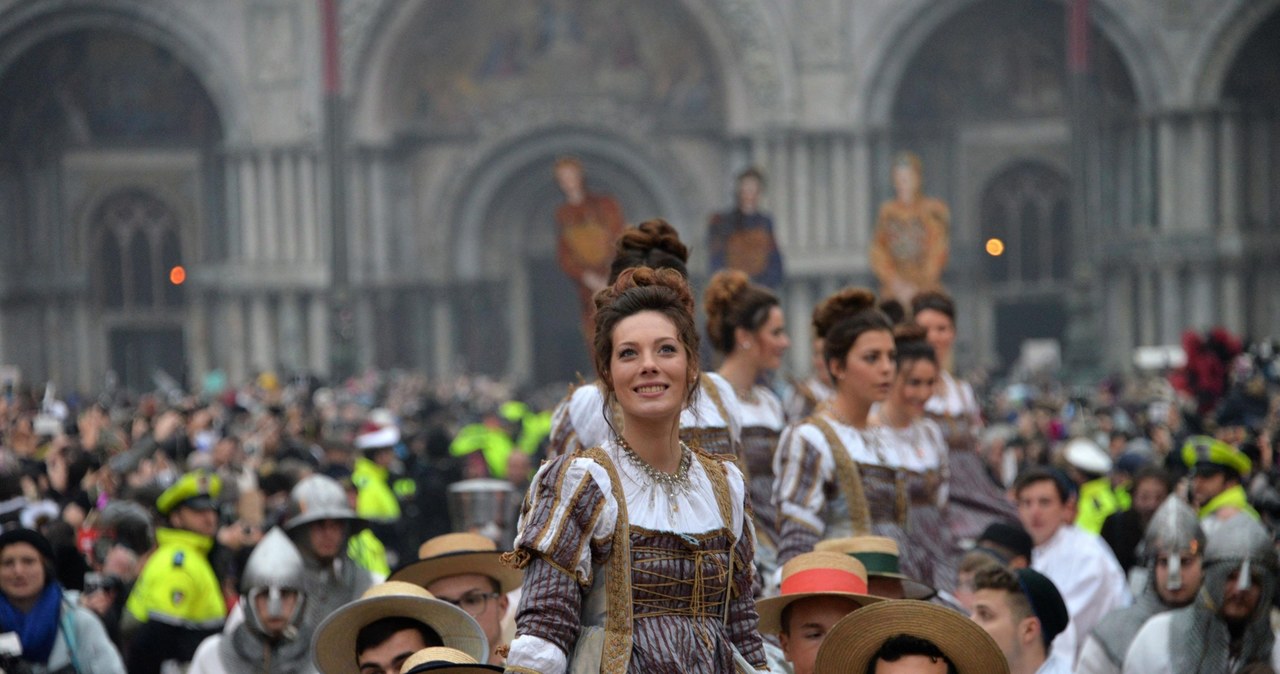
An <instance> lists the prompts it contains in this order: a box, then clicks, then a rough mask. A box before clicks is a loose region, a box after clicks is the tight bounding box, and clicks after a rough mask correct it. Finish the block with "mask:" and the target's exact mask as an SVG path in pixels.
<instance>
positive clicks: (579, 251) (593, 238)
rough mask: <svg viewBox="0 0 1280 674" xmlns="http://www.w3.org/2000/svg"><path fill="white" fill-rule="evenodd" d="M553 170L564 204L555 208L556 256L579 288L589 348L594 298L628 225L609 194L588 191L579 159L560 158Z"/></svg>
mask: <svg viewBox="0 0 1280 674" xmlns="http://www.w3.org/2000/svg"><path fill="white" fill-rule="evenodd" d="M554 172H555V178H556V184H557V185H559V187H560V191H561V192H563V193H564V203H563V204H560V207H559V208H557V209H556V225H557V226H558V231H559V238H558V242H557V246H556V256H557V258H558V259H559V262H560V268H561V269H563V270H564V273H565V275H566V276H568V277H569V279H570V280H572V281H573V283H574V285H576V286H577V288H578V304H579V308H580V310H581V313H582V335H583V337H585V338H586V340H587V346H588V348H590V346H591V343H592V335H593V334H594V332H595V305H594V303H593V302H592V297H593V296H594V295H595V293H596V291H598V290H600V289H601V288H603V287H605V284H606V283H607V282H608V280H609V263H611V262H612V261H613V244H614V242H615V241H617V239H618V236H619V235H621V234H622V229H623V227H624V225H625V223H624V221H623V218H622V207H621V206H619V205H618V201H617V200H616V199H614V198H613V197H612V196H609V195H608V194H595V193H592V192H588V191H587V189H586V183H585V180H584V176H583V171H582V162H581V161H580V160H579V159H578V158H576V157H561V158H560V159H557V160H556V163H555V168H554Z"/></svg>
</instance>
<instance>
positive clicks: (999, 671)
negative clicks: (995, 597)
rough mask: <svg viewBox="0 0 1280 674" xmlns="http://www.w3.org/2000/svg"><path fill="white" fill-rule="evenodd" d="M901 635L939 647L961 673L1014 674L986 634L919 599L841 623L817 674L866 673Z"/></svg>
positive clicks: (826, 642)
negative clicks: (875, 658)
mask: <svg viewBox="0 0 1280 674" xmlns="http://www.w3.org/2000/svg"><path fill="white" fill-rule="evenodd" d="M899 635H906V636H912V637H916V638H919V639H924V640H926V641H928V642H930V643H932V644H933V645H934V646H937V647H938V650H940V651H942V654H943V655H945V656H946V657H947V659H948V660H950V661H951V664H953V665H955V668H956V671H957V672H959V674H1009V663H1008V661H1007V660H1005V657H1004V654H1003V653H1001V652H1000V647H999V646H998V645H996V642H995V640H994V639H992V638H991V635H989V634H987V632H986V630H984V629H982V628H981V627H979V626H978V624H977V623H975V622H973V621H972V620H970V619H969V618H967V617H965V616H964V615H962V614H960V613H957V612H956V611H953V610H951V609H949V608H943V607H941V606H938V605H936V604H930V603H928V602H923V601H916V600H914V599H896V600H891V601H882V602H878V603H875V604H872V605H870V606H867V607H865V608H860V609H858V610H856V611H854V612H853V613H850V614H849V615H847V616H845V617H844V618H841V619H840V622H837V623H836V624H835V625H834V626H833V627H832V628H831V631H829V632H827V636H826V638H825V639H823V640H822V646H821V647H819V648H818V658H817V661H816V662H815V663H814V670H813V671H815V672H821V673H822V674H864V672H867V671H868V667H869V666H870V665H871V663H872V658H874V657H875V656H876V653H877V652H878V651H879V650H880V647H881V646H883V645H884V643H885V642H886V641H888V640H889V639H891V638H893V637H896V636H899Z"/></svg>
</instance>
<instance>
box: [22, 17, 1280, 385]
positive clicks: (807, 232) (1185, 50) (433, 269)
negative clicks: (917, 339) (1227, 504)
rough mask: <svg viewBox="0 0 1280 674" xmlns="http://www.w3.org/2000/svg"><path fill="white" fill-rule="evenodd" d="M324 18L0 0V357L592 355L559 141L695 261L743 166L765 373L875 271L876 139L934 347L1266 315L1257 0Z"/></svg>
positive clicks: (1112, 334) (1132, 339)
mask: <svg viewBox="0 0 1280 674" xmlns="http://www.w3.org/2000/svg"><path fill="white" fill-rule="evenodd" d="M333 7H334V9H335V10H336V12H335V13H334V14H332V16H331V17H330V19H332V20H331V21H329V22H326V17H325V14H326V12H325V9H326V1H325V0H168V1H166V2H148V1H144V0H65V1H61V2H29V1H24V0H0V134H2V138H3V140H2V142H0V147H2V148H3V151H2V152H0V230H2V232H3V234H2V237H3V238H2V239H0V240H3V241H4V245H3V247H2V248H0V251H2V252H0V255H2V256H3V267H2V268H0V364H11V365H16V366H18V367H19V368H21V372H22V376H23V378H24V379H26V380H29V381H33V382H42V381H44V380H53V381H56V382H58V383H59V384H60V386H62V387H64V388H80V389H84V390H96V389H98V388H100V387H101V386H102V385H103V383H104V382H106V381H107V380H108V378H109V377H111V376H114V377H115V378H117V379H118V380H121V381H123V382H124V383H126V384H128V385H130V386H134V387H150V385H151V384H152V383H153V382H154V373H155V372H156V371H157V370H161V371H164V372H166V373H169V374H170V375H171V376H173V377H174V378H176V379H179V380H185V381H186V382H188V383H197V382H199V381H200V380H201V379H202V378H203V377H204V375H205V374H206V373H208V372H210V371H213V370H221V371H223V372H225V373H226V374H227V376H228V377H229V378H230V379H232V380H233V381H238V380H242V379H243V378H245V377H248V376H251V375H252V374H253V373H255V372H258V371H262V370H274V371H290V372H312V373H317V374H328V373H330V372H332V371H333V368H335V367H337V366H335V363H342V364H343V365H341V367H344V368H350V369H363V368H367V367H377V368H411V369H416V370H421V371H424V372H426V373H427V374H428V375H431V376H433V377H446V376H450V375H454V374H460V373H486V374H491V375H495V376H501V377H508V378H510V379H511V380H513V381H516V382H519V383H546V382H553V381H563V380H568V379H571V378H572V377H573V375H574V373H575V372H580V373H582V374H584V375H587V376H589V375H590V373H589V372H588V368H589V365H588V361H587V359H586V355H585V349H584V348H583V346H582V340H581V336H580V333H579V329H578V320H577V313H576V312H577V299H576V297H575V294H574V292H575V291H574V288H573V286H572V285H571V284H570V282H569V281H568V280H566V279H565V277H564V275H563V274H562V272H561V270H560V268H559V266H558V265H557V263H556V225H555V218H554V213H555V209H556V207H557V206H558V205H559V203H560V202H561V200H562V196H561V194H560V192H559V191H558V189H557V187H556V183H555V181H554V179H553V175H552V165H553V163H554V162H555V160H556V159H557V158H558V157H562V156H566V155H572V156H575V157H578V158H579V159H580V160H581V161H582V164H583V167H584V170H585V173H586V176H587V184H588V187H589V188H590V189H592V190H593V191H599V192H607V193H609V194H611V195H613V196H614V197H615V198H616V199H617V200H618V202H619V204H620V205H621V207H622V210H623V212H624V214H625V217H626V219H627V221H629V222H639V221H642V220H645V219H649V218H654V217H662V218H665V219H667V220H668V221H670V222H671V223H672V224H674V225H675V226H676V227H677V229H679V230H680V231H681V233H682V236H683V237H684V238H685V239H686V241H687V242H689V243H690V245H691V248H692V249H693V259H692V260H691V266H692V269H693V272H694V277H695V278H694V280H695V283H698V282H701V281H702V280H705V278H706V252H705V251H706V245H705V237H706V228H707V219H708V216H709V215H710V214H711V213H712V212H714V211H717V210H724V209H725V208H726V207H727V206H728V205H729V203H730V202H731V198H732V187H733V176H734V175H735V174H736V173H737V172H739V171H741V170H742V169H744V168H746V167H748V166H756V167H759V168H760V169H761V171H762V172H763V174H764V175H765V177H766V181H767V182H766V196H765V200H764V206H765V208H766V209H767V210H768V211H770V212H772V213H773V215H774V220H775V223H776V228H777V231H776V234H777V239H778V245H779V247H780V248H781V250H782V253H783V256H784V259H785V267H786V282H785V285H784V286H783V288H782V290H781V292H782V296H783V304H784V307H785V309H786V313H787V318H788V321H789V323H790V325H791V330H792V334H793V337H799V339H795V344H796V346H795V348H793V350H792V353H791V354H790V355H789V361H790V365H791V367H792V369H793V370H794V371H795V372H797V373H801V372H803V371H804V370H805V369H806V368H807V363H808V353H807V350H808V346H807V345H808V340H807V339H804V338H803V337H804V335H805V334H806V333H807V330H808V327H807V326H808V322H809V321H808V318H809V315H810V312H811V311H812V308H813V306H814V305H815V303H816V302H817V301H819V300H820V299H821V298H822V297H823V296H824V295H825V294H827V293H829V292H831V291H833V290H835V289H837V288H839V287H841V286H843V285H847V284H850V283H855V284H862V285H873V284H874V278H873V276H872V274H871V271H870V266H869V263H868V245H869V242H870V239H871V235H872V230H873V228H874V226H875V218H876V213H877V209H878V207H879V204H881V203H882V202H884V201H885V200H887V199H891V198H892V196H893V185H892V183H891V179H890V175H891V170H890V169H891V165H892V162H893V161H894V157H895V156H896V155H897V154H898V153H900V152H903V151H910V152H913V153H915V154H916V155H918V156H919V157H920V159H921V164H922V166H923V179H924V192H925V193H926V194H928V195H930V196H933V197H936V198H938V199H941V200H943V201H944V202H946V203H947V204H948V205H949V207H950V212H951V221H950V260H949V264H948V267H947V270H946V273H945V274H944V276H943V282H944V283H945V285H946V286H947V287H948V289H950V290H951V291H952V292H953V294H954V295H955V296H956V298H957V303H958V305H959V308H960V315H959V316H958V328H959V341H958V358H959V360H960V363H959V365H960V367H961V368H962V369H963V368H965V367H969V366H989V367H997V368H1000V367H1008V366H1009V365H1010V364H1011V363H1012V362H1013V361H1014V360H1015V359H1016V358H1017V357H1018V355H1019V350H1020V347H1021V345H1022V344H1023V343H1024V342H1025V341H1026V340H1031V339H1049V340H1057V341H1058V342H1059V343H1061V344H1063V345H1064V350H1065V353H1066V356H1067V358H1068V361H1069V362H1070V364H1071V365H1073V366H1075V367H1079V368H1083V369H1092V370H1094V371H1123V370H1125V369H1127V368H1129V367H1131V363H1132V360H1131V359H1132V354H1133V351H1134V349H1135V348H1136V347H1139V346H1153V345H1164V344H1176V343H1177V342H1178V341H1179V337H1180V334H1181V332H1182V331H1183V330H1184V329H1186V328H1197V329H1201V328H1208V327H1210V326H1215V325H1221V326H1224V327H1226V328H1228V329H1230V330H1232V331H1235V332H1238V333H1242V334H1245V335H1250V336H1257V337H1261V336H1266V335H1271V334H1276V333H1277V332H1280V292H1276V291H1275V288H1277V287H1280V264H1278V263H1280V197H1277V196H1276V195H1278V194H1280V47H1278V46H1277V45H1280V0H1091V1H1090V2H1087V3H1083V2H1081V0H1066V1H1059V0H1034V1H1030V2H1028V1H1027V0H648V1H646V2H625V1H624V0H412V1H411V0H334V3H333ZM1081 10H1085V11H1083V12H1082V11H1081ZM1071 26H1074V31H1073V30H1071V29H1070V28H1069V27H1071ZM326 36H330V37H329V38H328V39H326ZM327 58H330V59H336V61H330V63H333V64H336V69H335V70H331V71H330V72H329V75H328V76H326V72H325V67H324V65H325V63H326V59H327ZM326 91H333V92H336V97H331V98H329V99H328V100H330V101H336V104H333V105H329V106H326ZM333 148H338V154H335V153H334V151H333ZM335 159H336V160H337V166H339V167H340V170H334V166H335V163H334V162H335ZM334 180H338V181H340V182H341V184H340V185H337V186H336V190H335V184H334ZM335 191H336V192H337V193H339V194H340V195H341V198H340V199H335V198H334V194H335ZM335 209H340V212H336V211H335ZM339 225H340V226H339ZM335 233H336V235H335ZM992 239H998V240H999V241H1000V242H1001V243H1002V244H1003V247H1004V250H1003V254H1002V255H999V256H994V255H991V254H989V253H988V252H987V250H986V248H987V246H986V242H988V241H990V240H992ZM109 373H110V374H109Z"/></svg>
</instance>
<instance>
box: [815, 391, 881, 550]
mask: <svg viewBox="0 0 1280 674" xmlns="http://www.w3.org/2000/svg"><path fill="white" fill-rule="evenodd" d="M807 423H811V424H813V425H814V426H816V427H817V428H818V430H819V431H822V435H823V437H825V438H826V439H827V444H828V445H829V446H830V449H831V458H832V460H834V461H835V464H836V480H838V481H839V482H840V491H841V492H843V493H844V499H845V501H846V502H847V503H848V506H849V520H850V521H851V522H852V523H853V535H854V536H867V535H869V534H870V533H871V508H870V506H868V505H867V495H866V492H864V491H863V489H862V474H861V473H859V472H858V464H857V463H854V461H853V458H851V457H850V456H849V450H848V449H847V448H845V446H844V443H843V442H841V441H840V436H839V435H837V434H836V430H835V429H834V428H832V427H831V424H830V423H828V422H827V420H826V419H824V418H822V417H821V416H820V415H817V414H815V415H813V416H811V417H809V419H808V421H807Z"/></svg>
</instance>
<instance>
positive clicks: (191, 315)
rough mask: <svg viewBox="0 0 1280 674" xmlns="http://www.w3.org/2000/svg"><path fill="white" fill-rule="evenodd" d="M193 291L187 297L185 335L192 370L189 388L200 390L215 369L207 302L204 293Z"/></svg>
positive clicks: (188, 361)
mask: <svg viewBox="0 0 1280 674" xmlns="http://www.w3.org/2000/svg"><path fill="white" fill-rule="evenodd" d="M192 291H193V292H191V293H189V294H188V295H187V311H186V314H187V319H186V320H185V321H184V322H183V323H184V327H185V329H184V330H183V333H184V338H185V341H186V351H187V367H189V368H190V372H189V373H188V374H189V376H188V381H187V386H188V387H189V388H190V389H191V390H198V388H199V386H200V382H201V380H203V379H204V375H205V374H206V373H207V372H209V370H211V369H213V367H212V362H213V359H212V357H211V355H212V354H211V349H210V344H209V314H208V312H209V307H208V304H207V300H206V297H205V294H204V292H203V291H201V290H198V289H195V288H192Z"/></svg>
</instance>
